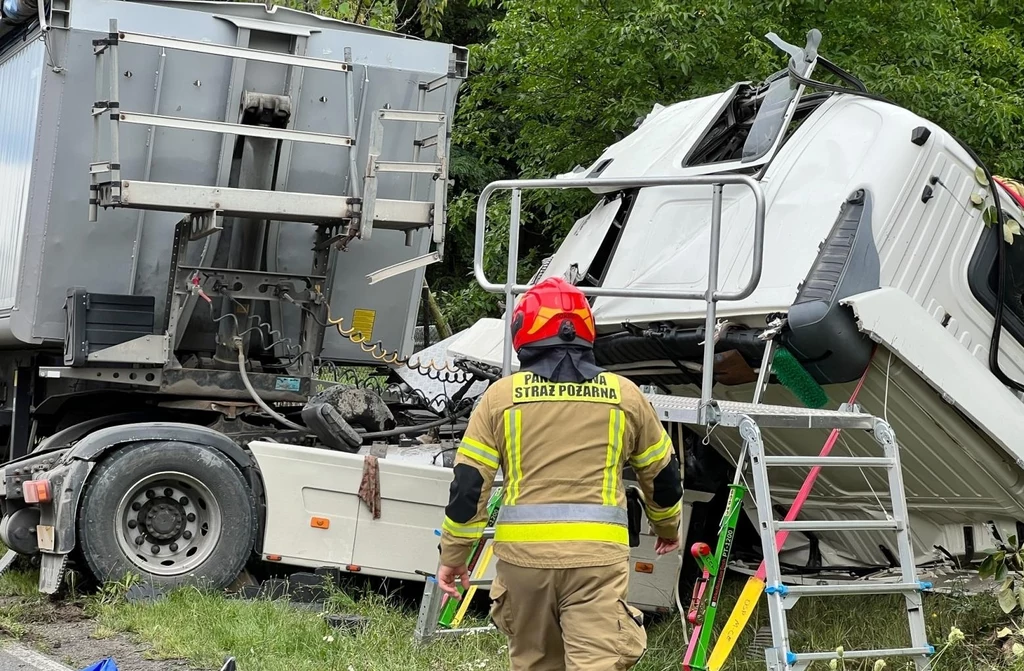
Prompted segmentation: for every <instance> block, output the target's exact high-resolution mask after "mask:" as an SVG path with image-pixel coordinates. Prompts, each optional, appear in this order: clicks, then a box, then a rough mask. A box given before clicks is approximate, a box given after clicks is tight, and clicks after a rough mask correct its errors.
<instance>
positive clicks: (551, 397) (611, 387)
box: [512, 372, 622, 405]
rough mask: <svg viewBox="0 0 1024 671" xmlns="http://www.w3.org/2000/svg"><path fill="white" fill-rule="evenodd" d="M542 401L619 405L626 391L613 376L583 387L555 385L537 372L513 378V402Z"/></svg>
mask: <svg viewBox="0 0 1024 671" xmlns="http://www.w3.org/2000/svg"><path fill="white" fill-rule="evenodd" d="M541 401H587V402H590V403H610V404H612V405H619V404H620V403H621V402H622V389H621V388H620V387H619V379H618V378H617V377H615V376H614V375H612V374H611V373H601V374H600V375H598V376H597V377H595V378H594V379H593V380H590V381H589V382H584V383H582V384H575V383H572V382H551V381H549V380H545V379H544V378H542V377H540V376H538V375H534V374H533V373H524V372H520V373H516V374H515V375H513V376H512V402H513V403H538V402H541Z"/></svg>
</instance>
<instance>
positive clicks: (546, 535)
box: [437, 278, 683, 671]
mask: <svg viewBox="0 0 1024 671" xmlns="http://www.w3.org/2000/svg"><path fill="white" fill-rule="evenodd" d="M595 335H596V334H595V329H594V317H593V315H592V313H591V311H590V305H589V304H588V302H587V298H586V296H585V295H584V294H583V293H582V292H581V291H580V290H579V289H577V288H576V287H574V286H572V285H570V284H568V283H567V282H565V281H564V280H561V279H559V278H549V279H546V280H544V281H543V282H540V283H539V284H537V285H536V286H534V287H531V288H530V290H529V291H527V292H526V293H525V294H523V296H522V298H521V299H520V301H519V302H518V304H517V305H516V306H515V308H514V309H513V318H512V344H513V347H514V349H515V351H516V352H517V354H518V357H519V362H520V371H519V372H517V373H515V374H513V375H511V376H508V377H504V378H502V379H500V380H497V381H496V382H494V383H493V384H492V385H491V386H490V387H489V388H488V389H487V391H486V392H485V393H484V394H483V395H482V396H481V398H480V401H479V405H478V406H477V407H476V408H475V409H474V411H473V413H472V415H471V416H470V418H469V426H468V427H467V429H466V433H465V437H464V438H463V439H462V442H461V444H460V446H459V449H458V452H457V454H456V457H455V472H454V479H453V481H452V484H451V491H450V498H449V501H448V505H447V507H446V508H445V519H444V523H443V525H442V531H441V545H440V548H441V566H440V568H439V570H438V574H437V582H438V584H439V586H440V587H441V588H442V589H443V590H444V591H445V592H447V593H448V594H450V595H451V596H452V597H454V598H456V599H457V598H459V593H458V591H457V589H456V581H460V582H461V584H462V586H463V588H468V586H469V571H468V570H467V568H466V561H467V558H468V555H469V552H470V548H471V547H472V545H473V543H474V541H476V540H477V539H479V538H480V536H481V534H482V533H483V530H484V528H485V526H486V524H487V501H488V498H489V496H490V491H491V488H492V484H493V482H494V478H495V475H496V473H497V471H498V469H499V468H500V469H501V472H502V480H503V483H504V485H503V486H504V489H503V499H502V503H501V508H500V512H499V515H498V519H497V522H496V524H495V536H494V554H495V555H496V556H497V558H498V562H497V565H496V567H495V570H496V578H495V580H494V581H493V583H492V584H491V590H490V592H491V593H490V596H491V600H492V604H491V611H490V616H491V620H492V622H493V623H494V625H495V627H496V628H497V629H498V630H499V631H501V632H502V633H504V634H505V635H506V636H507V637H508V641H509V657H510V660H511V666H512V669H514V670H518V669H530V670H531V671H546V670H548V669H573V670H581V671H582V670H590V669H629V668H631V667H633V666H634V665H635V664H636V662H637V661H638V660H639V659H640V657H641V656H642V655H643V654H644V652H645V651H646V648H647V634H646V632H645V630H644V627H643V616H642V614H641V613H640V611H638V610H636V609H635V608H633V607H632V606H630V605H628V604H627V603H626V596H627V588H628V578H629V537H628V525H627V513H626V496H625V490H624V488H623V485H622V469H623V467H624V466H625V465H626V464H629V466H630V467H631V468H632V469H633V472H634V473H635V474H636V477H637V480H638V482H639V484H640V489H641V492H642V494H643V499H644V502H645V506H644V507H645V510H646V514H647V518H648V520H649V521H650V524H651V528H652V529H653V530H654V532H655V533H656V534H657V541H656V543H655V550H656V552H657V553H658V554H666V553H669V552H673V551H675V550H678V548H679V531H680V530H679V524H680V517H681V508H682V495H683V490H682V477H681V474H680V467H679V458H678V456H677V455H676V453H675V450H674V449H673V447H672V442H671V440H670V439H669V436H668V434H667V433H666V431H665V430H664V428H663V427H662V425H661V423H660V422H659V420H658V417H657V415H656V414H655V412H654V408H653V407H651V405H650V403H649V402H648V401H647V399H646V398H645V397H644V396H643V394H642V393H641V391H640V390H639V388H638V387H637V386H636V385H635V384H633V383H632V382H630V381H629V380H627V379H625V378H623V377H620V376H618V375H616V374H614V373H611V372H606V371H604V370H602V369H601V368H599V367H598V366H597V364H596V361H595V359H594V352H593V344H594V339H595Z"/></svg>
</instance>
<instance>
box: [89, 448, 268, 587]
mask: <svg viewBox="0 0 1024 671" xmlns="http://www.w3.org/2000/svg"><path fill="white" fill-rule="evenodd" d="M255 511H256V501H255V498H254V497H253V494H252V491H251V490H250V488H249V486H248V484H247V483H246V481H245V478H244V477H243V475H242V473H241V471H240V470H239V469H238V467H237V466H235V464H234V463H233V462H232V461H231V460H230V459H228V458H227V457H226V456H225V455H224V454H222V453H221V452H218V451H216V450H214V449H212V448H208V447H203V446H199V445H194V444H191V443H180V442H175V441H154V442H145V443H133V444H129V445H126V446H124V447H122V448H120V449H118V450H116V451H115V452H113V453H112V454H110V455H109V456H107V458H106V459H104V460H103V461H101V462H100V464H99V465H98V466H97V467H96V468H95V470H94V471H93V472H92V474H91V475H90V477H89V480H88V481H87V483H86V486H85V491H84V492H83V495H82V503H81V506H80V507H79V510H78V538H79V545H80V548H81V551H82V555H83V557H84V559H85V562H86V564H87V565H88V567H89V570H90V571H91V572H92V574H93V576H94V577H95V578H96V579H97V580H98V581H100V582H101V583H102V582H107V581H111V580H121V579H122V578H124V577H125V575H126V574H128V573H134V574H136V575H138V576H140V577H142V579H143V580H144V581H146V582H150V583H152V584H154V585H159V586H164V587H172V588H173V587H178V586H183V585H195V586H200V587H206V588H212V589H223V588H225V587H227V586H228V585H230V584H231V583H232V582H233V581H234V580H235V579H236V578H237V577H238V575H239V574H240V573H241V572H242V569H243V568H244V566H245V563H246V561H247V560H248V559H249V558H250V556H251V553H252V550H253V545H254V542H255V539H256V526H257V519H256V512H255ZM204 530H205V531H204ZM139 540H141V541H142V543H141V544H139V543H138V541H139ZM154 549H155V550H156V552H154V551H153V550H154Z"/></svg>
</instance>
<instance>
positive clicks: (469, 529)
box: [441, 516, 487, 538]
mask: <svg viewBox="0 0 1024 671" xmlns="http://www.w3.org/2000/svg"><path fill="white" fill-rule="evenodd" d="M441 528H442V529H444V530H445V531H447V532H448V533H450V534H451V535H452V536H455V537H456V538H477V537H479V536H481V535H483V533H484V529H486V528H487V523H486V522H481V523H479V524H459V523H457V522H453V521H452V520H451V518H450V517H447V516H446V517H445V518H444V523H443V524H442V525H441Z"/></svg>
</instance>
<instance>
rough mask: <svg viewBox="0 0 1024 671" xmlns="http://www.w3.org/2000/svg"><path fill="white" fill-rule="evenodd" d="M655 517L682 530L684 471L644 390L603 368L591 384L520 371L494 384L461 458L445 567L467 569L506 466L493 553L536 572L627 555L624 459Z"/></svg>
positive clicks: (660, 530) (667, 534) (664, 530)
mask: <svg viewBox="0 0 1024 671" xmlns="http://www.w3.org/2000/svg"><path fill="white" fill-rule="evenodd" d="M627 464H628V465H629V467H630V468H631V469H632V470H633V472H634V473H635V474H636V479H637V481H638V482H639V485H640V489H641V492H642V494H643V499H644V502H645V509H646V513H647V518H648V520H649V521H650V524H651V527H652V528H653V530H654V532H655V533H656V534H657V535H658V536H661V537H663V538H665V539H675V538H677V537H678V534H679V523H680V518H681V510H682V495H683V491H682V478H681V475H680V470H679V459H678V457H677V455H676V453H675V450H673V448H672V441H671V440H670V439H669V436H668V433H667V432H666V431H665V429H664V427H663V426H662V424H661V422H660V421H659V420H658V417H657V415H656V414H655V412H654V408H653V407H651V404H650V403H649V402H648V400H647V399H646V398H645V397H644V395H643V393H642V392H641V391H640V389H639V388H638V387H637V386H636V385H635V384H634V383H633V382H631V381H629V380H627V379H626V378H623V377H621V376H618V375H615V374H614V373H609V372H604V373H601V374H599V375H598V376H597V377H595V378H593V379H592V380H590V381H587V382H583V383H582V384H575V383H558V382H550V381H548V380H546V379H544V378H542V377H540V376H538V375H536V374H535V373H530V372H518V373H515V374H514V375H511V376H509V377H505V378H502V379H500V380H498V381H496V382H494V383H493V384H492V385H491V386H490V387H489V388H488V389H487V391H486V392H485V393H484V394H483V395H482V397H481V399H480V402H479V405H478V406H477V407H476V408H475V409H474V411H473V413H472V415H471V416H470V419H469V426H468V427H467V429H466V433H465V436H464V438H463V439H462V443H461V444H460V446H459V448H458V452H457V453H456V457H455V464H454V465H455V469H454V471H455V472H454V479H453V481H452V484H451V492H450V498H449V502H448V505H447V507H446V508H445V519H444V524H443V525H442V528H441V563H442V564H443V565H446V566H462V565H463V564H465V563H466V560H467V558H468V555H469V553H470V551H471V549H472V547H473V544H474V543H475V542H476V541H477V540H478V539H479V538H480V537H481V534H482V533H483V531H484V528H485V527H486V526H488V512H487V503H488V500H489V499H490V497H491V489H492V485H493V483H494V480H495V476H496V474H497V472H498V470H499V469H500V470H501V473H502V498H501V506H500V512H499V515H498V518H497V522H496V524H495V525H494V526H495V537H494V554H495V555H497V556H498V558H499V559H502V560H504V561H506V562H508V563H510V564H515V565H518V566H525V567H533V568H575V567H581V566H606V565H609V564H613V563H615V562H618V561H623V560H625V559H626V558H627V557H628V556H629V532H628V525H627V514H626V494H625V489H624V487H623V484H622V471H623V468H624V466H625V465H627Z"/></svg>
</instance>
